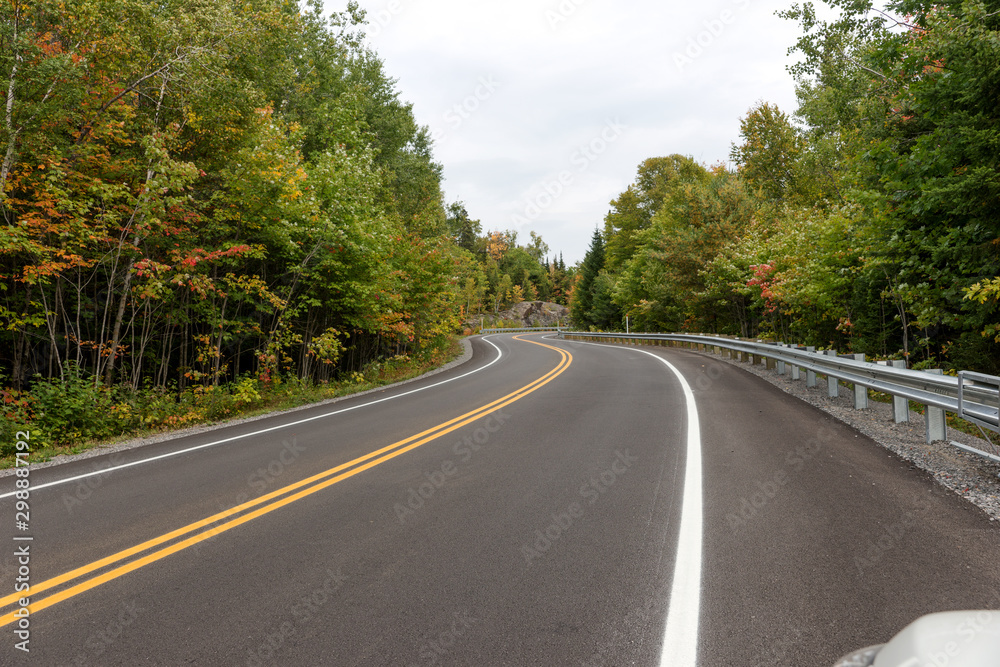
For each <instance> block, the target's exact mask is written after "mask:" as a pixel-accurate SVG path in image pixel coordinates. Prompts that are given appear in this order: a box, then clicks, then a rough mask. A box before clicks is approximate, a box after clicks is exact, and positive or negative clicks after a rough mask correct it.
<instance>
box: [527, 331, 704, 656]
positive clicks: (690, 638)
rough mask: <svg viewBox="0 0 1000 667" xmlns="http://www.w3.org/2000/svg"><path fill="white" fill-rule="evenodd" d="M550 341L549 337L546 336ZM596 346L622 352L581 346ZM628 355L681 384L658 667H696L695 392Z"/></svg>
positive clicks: (698, 477) (698, 525)
mask: <svg viewBox="0 0 1000 667" xmlns="http://www.w3.org/2000/svg"><path fill="white" fill-rule="evenodd" d="M547 338H550V339H551V337H547ZM574 342H576V343H580V344H583V345H597V346H598V347H612V348H615V349H622V348H620V347H619V346H617V345H607V344H602V343H584V342H583V341H574ZM627 349H628V350H629V351H630V352H642V353H643V354H648V355H649V356H651V357H653V358H654V359H658V360H659V361H662V362H663V363H664V364H666V366H667V368H669V369H670V370H671V371H672V372H673V374H674V375H675V376H676V377H677V381H678V382H680V385H681V389H682V390H683V391H684V401H685V403H686V405H687V454H686V457H685V459H686V461H687V464H686V470H685V472H684V496H683V501H682V502H683V505H682V507H681V526H680V532H679V534H678V538H677V559H676V561H675V562H674V578H673V582H672V584H671V590H670V606H669V608H668V609H667V623H666V629H665V631H664V633H663V647H662V648H661V653H660V667H697V664H698V620H699V619H698V616H699V613H700V608H701V561H702V535H703V527H702V523H703V521H702V514H703V512H702V488H701V487H702V473H701V424H700V422H699V421H698V406H697V404H696V403H695V400H694V392H693V391H691V385H689V384H688V382H687V380H685V379H684V376H683V375H681V372H680V371H679V370H677V368H676V367H675V366H674V365H673V364H671V363H670V362H669V361H667V360H666V359H664V358H663V357H661V356H658V355H655V354H653V353H652V352H648V351H646V350H639V349H636V348H634V347H629V348H627Z"/></svg>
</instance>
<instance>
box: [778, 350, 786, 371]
mask: <svg viewBox="0 0 1000 667" xmlns="http://www.w3.org/2000/svg"><path fill="white" fill-rule="evenodd" d="M778 347H788V346H787V345H785V344H784V343H778ZM784 374H785V362H784V361H781V360H780V359H779V360H778V375H784Z"/></svg>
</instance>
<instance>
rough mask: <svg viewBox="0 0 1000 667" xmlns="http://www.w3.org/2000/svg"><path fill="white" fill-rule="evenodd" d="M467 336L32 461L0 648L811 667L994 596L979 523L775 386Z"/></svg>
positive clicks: (712, 364) (133, 657)
mask: <svg viewBox="0 0 1000 667" xmlns="http://www.w3.org/2000/svg"><path fill="white" fill-rule="evenodd" d="M472 342H473V350H474V355H473V358H472V359H471V361H469V362H467V363H466V364H463V365H461V366H459V367H456V368H454V369H452V370H450V371H447V372H445V373H442V374H438V375H435V376H432V377H429V378H425V379H423V380H418V381H416V382H412V383H409V384H406V385H402V386H400V387H396V388H393V389H389V390H386V391H384V392H380V393H378V394H374V395H367V396H362V397H356V398H352V399H348V400H344V401H341V402H337V403H335V404H330V405H326V406H320V407H314V408H309V409H306V410H300V411H296V412H293V413H288V414H285V415H279V416H274V417H269V418H267V419H263V420H258V421H253V422H248V423H244V424H241V425H235V426H231V427H227V428H224V429H218V430H213V431H209V432H205V433H202V434H198V435H189V436H186V437H181V438H177V439H174V440H170V441H168V442H164V443H160V444H156V445H149V446H146V447H142V448H137V449H133V450H129V451H127V452H121V453H118V454H114V455H111V456H105V457H98V458H91V459H86V460H81V461H77V462H73V463H67V464H64V465H60V466H54V467H50V468H42V469H37V470H32V471H31V472H30V484H31V493H30V499H29V501H28V502H29V503H30V526H29V529H28V530H27V531H20V530H18V529H17V528H16V524H15V514H16V508H15V501H16V499H15V498H14V497H13V496H12V494H13V493H14V492H15V487H14V484H15V481H16V478H14V477H6V478H3V479H0V508H2V510H0V516H3V517H7V519H6V520H7V522H8V523H7V525H8V526H9V529H8V534H9V536H10V537H8V538H7V539H8V544H9V547H8V548H7V549H6V550H5V556H4V559H3V561H2V568H0V577H2V581H3V584H2V585H3V589H2V590H4V591H11V592H12V591H14V586H15V584H16V581H17V579H18V578H19V577H21V578H25V577H24V571H23V570H20V569H19V568H21V567H27V568H28V570H29V574H28V575H27V576H26V578H27V579H28V580H29V581H30V585H31V587H32V588H31V591H30V606H29V607H28V609H29V611H30V616H28V618H27V619H25V618H23V617H19V616H17V615H16V614H18V613H19V612H18V611H17V610H18V609H19V598H20V597H21V596H23V595H24V594H23V593H21V594H17V593H11V594H10V595H7V597H5V598H3V601H2V603H3V605H4V607H3V610H2V613H3V614H5V615H4V616H2V617H0V625H3V627H2V628H0V635H3V636H4V637H5V639H4V641H3V642H0V664H3V665H19V664H37V665H102V666H106V665H108V666H109V665H129V666H133V665H182V664H184V665H206V666H207V665H211V666H216V665H366V666H368V665H678V666H686V665H693V664H698V665H702V666H708V667H714V666H720V667H726V666H740V667H743V666H747V665H768V666H771V665H789V666H796V667H801V666H809V665H818V666H822V665H830V664H832V662H833V661H834V660H835V659H836V658H837V657H839V656H840V655H842V654H844V653H847V652H848V651H851V650H854V649H856V648H860V647H862V646H865V645H869V644H874V643H880V642H883V641H885V640H886V639H888V638H889V637H890V636H891V635H893V634H894V633H895V632H897V631H898V630H899V629H901V628H902V627H903V626H904V625H906V624H907V623H908V622H910V621H911V620H913V619H914V618H915V617H917V616H919V615H921V614H924V613H928V612H931V611H941V610H948V609H968V608H991V607H992V608H1000V565H998V563H997V560H996V554H997V553H1000V531H998V530H997V528H996V527H995V525H994V524H991V523H990V521H989V520H988V518H987V517H986V516H985V515H984V514H983V513H982V512H980V511H979V510H977V509H975V508H974V507H972V506H971V505H968V504H967V503H965V502H964V501H963V500H961V499H960V498H959V497H957V496H955V495H953V494H951V493H949V492H946V491H944V490H942V489H940V488H939V487H937V486H935V485H934V483H933V482H932V480H931V479H930V478H929V477H928V476H927V475H925V474H924V473H922V472H919V471H917V470H913V469H911V468H910V466H909V465H908V464H907V463H906V462H904V461H901V460H900V459H898V458H896V457H895V456H894V455H892V454H890V453H888V452H886V451H885V450H883V449H881V448H879V447H878V446H876V445H875V444H874V443H872V442H870V441H869V440H867V439H866V438H865V437H864V436H863V435H860V434H858V433H857V432H856V431H854V430H852V429H851V428H850V427H848V426H845V425H843V424H841V423H839V422H837V421H835V420H833V419H831V418H830V417H829V416H827V415H826V414H825V413H822V412H820V411H818V410H816V409H815V408H813V407H811V406H809V405H807V404H805V403H802V402H800V401H798V400H796V399H794V398H791V397H788V396H787V395H785V394H783V393H781V392H780V391H779V390H776V389H775V388H773V387H772V386H771V385H770V384H767V383H765V382H763V381H761V380H759V379H758V378H756V377H754V376H752V375H750V374H748V373H745V372H743V371H741V370H739V369H738V368H735V367H733V366H729V365H727V364H724V363H719V362H716V361H714V360H712V359H711V358H710V357H707V356H703V355H699V354H696V353H693V352H688V351H683V350H677V349H663V348H636V347H620V346H609V345H595V344H588V343H580V342H568V341H561V340H555V339H552V338H551V336H550V335H523V334H522V335H518V336H511V335H498V336H491V337H487V338H486V339H481V338H476V339H473V341H472ZM14 537H22V538H23V537H31V538H32V539H31V540H18V541H14V540H13V539H12V538H14ZM26 545H27V547H28V553H29V554H30V557H28V558H24V557H23V556H22V557H21V558H22V559H26V560H28V561H29V563H28V565H24V566H22V565H20V564H19V562H18V558H19V557H18V556H17V555H15V554H16V553H18V552H17V550H18V549H21V550H22V551H21V552H20V553H24V552H23V549H24V548H25V546H26ZM20 613H22V614H23V612H20ZM19 626H20V627H21V628H22V629H21V632H22V633H27V634H26V635H24V634H22V635H21V636H18V634H17V632H18V628H19ZM24 626H26V629H24ZM25 636H27V638H28V644H23V643H22V647H23V648H29V649H30V651H29V652H25V651H23V650H19V649H18V648H17V647H16V645H17V644H18V643H21V642H23V641H24V637H25ZM695 656H696V657H695ZM695 661H696V662H695Z"/></svg>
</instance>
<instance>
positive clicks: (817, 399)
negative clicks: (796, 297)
mask: <svg viewBox="0 0 1000 667" xmlns="http://www.w3.org/2000/svg"><path fill="white" fill-rule="evenodd" d="M708 356H711V357H712V358H713V359H716V360H719V361H723V362H725V363H728V364H730V365H733V366H737V367H739V368H742V369H743V370H745V371H747V372H748V373H753V374H754V375H756V376H757V377H760V378H761V379H763V380H766V381H767V382H770V383H771V384H772V385H774V386H776V387H778V388H780V389H781V390H782V391H784V392H785V393H787V394H791V395H792V396H795V397H796V398H799V399H801V400H803V401H805V402H807V403H809V404H811V405H814V406H816V407H817V408H819V409H821V410H823V411H825V412H827V413H829V414H830V415H832V416H834V417H836V418H837V419H839V420H840V421H842V422H844V423H846V424H849V425H850V426H853V427H854V428H856V429H857V430H858V431H860V432H861V433H863V434H864V435H866V436H868V437H869V438H871V439H872V440H874V441H875V442H876V443H878V444H879V445H881V446H882V447H884V448H886V449H888V450H890V451H892V452H895V453H896V454H897V455H898V456H900V457H901V458H902V459H904V460H906V461H909V462H910V463H912V464H913V465H914V466H915V467H917V468H920V469H921V470H925V471H927V472H928V473H930V474H931V475H932V476H933V477H934V479H935V481H937V483H938V484H940V485H942V486H944V487H946V488H948V489H951V490H952V491H954V492H955V493H957V494H958V495H960V496H962V497H963V498H965V499H966V500H968V501H969V502H971V503H973V504H974V505H976V506H978V507H979V508H981V509H982V510H983V511H984V512H986V513H987V514H988V515H989V516H990V520H991V521H998V520H1000V463H995V462H993V461H991V460H989V459H986V458H983V457H981V456H977V455H975V454H971V453H969V452H965V451H963V450H961V449H958V448H957V447H955V446H953V445H952V444H951V441H955V442H959V443H962V444H963V445H968V446H970V447H975V448H976V449H980V450H984V451H990V445H989V444H988V443H987V442H986V441H984V440H983V439H982V438H978V437H975V436H972V435H969V434H968V433H963V432H962V431H956V430H955V429H953V428H951V427H948V434H947V440H939V441H937V442H934V443H931V444H927V443H926V442H925V441H924V440H925V436H924V416H923V415H922V414H920V413H918V412H913V411H912V410H911V411H910V421H909V422H902V423H899V424H897V423H895V421H894V420H893V416H892V404H891V403H880V402H878V401H873V400H869V401H868V405H869V407H868V409H867V410H855V409H854V400H853V393H852V392H851V390H850V389H847V390H845V389H844V385H843V384H842V385H841V390H840V396H839V397H837V398H830V397H828V396H827V392H826V382H825V381H823V382H820V383H819V384H818V385H817V386H816V387H807V386H806V381H805V374H804V373H803V375H802V379H801V380H792V379H791V374H790V373H789V374H787V375H779V374H778V372H777V371H776V370H767V369H766V368H765V367H764V366H763V365H751V364H750V363H749V362H741V361H738V360H736V359H729V358H725V357H719V356H717V355H708Z"/></svg>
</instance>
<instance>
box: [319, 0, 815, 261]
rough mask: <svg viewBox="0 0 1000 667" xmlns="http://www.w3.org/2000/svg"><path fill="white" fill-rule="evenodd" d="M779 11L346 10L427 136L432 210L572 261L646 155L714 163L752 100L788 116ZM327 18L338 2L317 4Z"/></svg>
mask: <svg viewBox="0 0 1000 667" xmlns="http://www.w3.org/2000/svg"><path fill="white" fill-rule="evenodd" d="M791 1H792V0H703V1H701V2H687V1H682V0H667V1H666V2H664V1H662V0H661V1H656V0H618V1H616V2H612V0H561V1H560V0H503V1H500V2H488V3H487V2H473V1H469V0H360V3H359V4H360V5H361V6H362V7H363V8H364V9H365V10H367V12H368V21H369V26H368V35H369V42H370V44H371V46H372V47H373V48H374V49H375V51H376V52H377V53H378V54H379V56H380V57H381V58H382V59H383V60H384V62H385V69H386V71H387V72H388V74H389V75H390V76H392V77H394V78H396V79H398V89H399V90H400V93H401V98H402V99H403V100H405V101H408V102H412V103H413V111H414V114H415V116H416V118H417V121H418V122H419V123H421V124H422V125H426V126H428V127H429V128H430V129H431V131H432V132H433V133H434V135H435V136H436V142H435V148H434V154H435V158H436V159H437V161H438V162H440V163H441V164H442V165H443V166H444V175H445V182H444V190H445V197H446V200H447V201H448V202H449V203H450V202H453V201H456V200H461V201H464V202H465V204H466V207H467V209H468V211H469V214H470V215H471V216H472V217H473V218H478V219H480V220H481V221H482V224H483V229H484V231H485V230H491V229H512V230H516V231H517V232H518V239H519V240H522V241H527V240H528V234H529V231H535V232H537V233H538V234H541V236H542V238H543V239H544V240H545V241H546V243H548V245H549V246H550V248H551V250H552V252H553V253H558V252H560V251H561V252H562V253H563V254H564V258H565V260H566V263H567V264H573V263H575V262H578V261H579V260H581V259H582V258H583V255H584V254H585V253H586V250H587V247H588V246H589V243H590V237H591V235H592V233H593V230H594V227H595V225H601V224H603V219H604V216H605V214H606V213H607V212H608V210H609V202H610V201H611V200H612V199H613V198H615V197H616V196H617V195H618V194H619V193H620V192H622V191H623V190H624V189H625V188H626V187H627V186H628V185H629V183H631V182H632V181H633V180H634V178H635V175H636V168H637V167H638V165H639V163H640V162H642V161H643V160H645V159H646V158H649V157H655V156H661V155H669V154H671V153H681V154H684V155H690V156H692V157H694V158H695V159H696V160H698V161H700V162H703V163H705V164H711V163H715V162H719V161H722V160H726V159H728V156H729V150H730V144H731V143H732V142H734V141H736V140H737V138H738V134H739V119H740V117H741V116H743V115H745V114H746V111H747V110H748V109H749V108H750V107H751V106H753V105H754V104H755V103H756V102H757V101H759V100H766V101H770V102H774V103H777V104H778V105H779V106H780V107H781V108H782V109H783V110H785V111H787V112H791V111H793V110H794V108H795V93H794V85H793V82H792V79H791V77H790V75H789V74H788V73H787V71H786V69H785V67H786V65H788V64H789V62H790V60H789V57H788V56H787V55H786V51H787V49H788V47H789V46H791V45H792V44H793V43H794V42H795V39H796V37H797V35H798V28H797V26H796V25H795V24H793V23H792V22H790V21H785V20H783V19H780V18H778V17H777V16H775V14H774V13H775V11H776V10H778V9H785V8H787V7H788V6H789V5H790V4H791ZM326 6H327V8H328V9H329V10H331V11H333V10H341V9H343V8H344V7H345V6H346V0H326Z"/></svg>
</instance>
